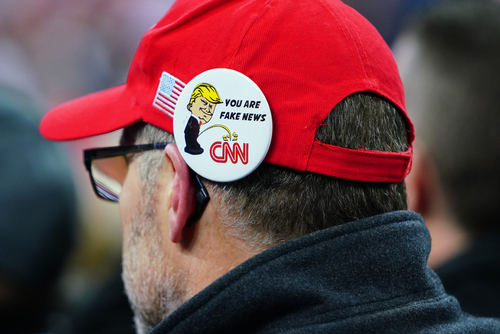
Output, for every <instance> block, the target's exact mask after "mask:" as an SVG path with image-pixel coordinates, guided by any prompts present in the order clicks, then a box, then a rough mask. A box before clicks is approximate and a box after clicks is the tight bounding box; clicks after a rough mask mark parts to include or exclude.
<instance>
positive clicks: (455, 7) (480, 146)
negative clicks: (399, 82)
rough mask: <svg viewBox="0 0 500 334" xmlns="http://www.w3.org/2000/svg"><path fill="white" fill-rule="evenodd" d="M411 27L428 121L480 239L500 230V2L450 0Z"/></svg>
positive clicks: (449, 185)
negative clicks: (424, 78)
mask: <svg viewBox="0 0 500 334" xmlns="http://www.w3.org/2000/svg"><path fill="white" fill-rule="evenodd" d="M431 9H432V10H429V11H425V12H423V13H422V15H420V16H418V17H417V18H416V19H415V20H414V21H413V24H412V25H411V26H410V28H408V30H407V33H410V34H414V35H415V36H416V37H417V40H418V42H419V44H420V46H421V54H422V59H421V64H422V66H424V67H425V68H426V71H425V72H426V73H429V74H430V75H432V76H433V79H432V80H427V81H426V85H427V87H426V91H427V92H428V94H426V100H427V101H426V106H427V108H423V109H425V110H422V112H423V113H424V115H422V116H421V117H422V119H423V120H424V121H423V123H422V125H421V124H420V122H419V119H420V118H419V117H415V118H414V122H415V127H416V129H417V133H418V134H419V135H421V136H422V138H424V140H425V143H426V146H427V148H428V150H429V153H430V155H431V157H432V159H433V161H434V162H435V164H436V166H437V170H438V173H439V177H440V179H441V180H442V186H443V188H444V192H445V194H444V195H445V197H446V198H447V199H448V200H449V204H450V206H451V208H452V210H453V211H454V212H455V213H456V215H457V217H458V220H459V223H460V224H462V226H463V228H464V229H465V230H466V231H467V232H468V233H470V234H471V235H472V236H473V237H479V236H481V235H484V234H485V233H488V232H489V231H492V230H500V225H499V224H498V204H499V203H500V110H499V109H500V94H499V90H500V61H499V60H500V4H499V3H498V2H495V1H488V0H458V1H448V2H446V3H444V4H442V5H441V6H437V7H436V8H431Z"/></svg>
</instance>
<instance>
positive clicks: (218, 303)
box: [153, 211, 460, 333]
mask: <svg viewBox="0 0 500 334" xmlns="http://www.w3.org/2000/svg"><path fill="white" fill-rule="evenodd" d="M429 251H430V236H429V233H428V231H427V229H426V228H425V225H424V223H423V221H422V219H421V217H420V216H419V215H417V214H415V213H412V212H407V211H402V212H394V213H389V214H384V215H380V216H375V217H371V218H367V219H363V220H358V221H355V222H351V223H348V224H345V225H341V226H337V227H333V228H329V229H326V230H322V231H318V232H316V233H313V234H310V235H307V236H304V237H301V238H298V239H295V240H292V241H289V242H286V243H283V244H280V245H278V246H275V247H273V248H271V249H269V250H267V251H265V252H262V253H260V254H258V255H257V256H255V257H253V258H251V259H249V260H248V261H246V262H244V263H243V264H241V265H240V266H238V267H236V268H235V269H233V270H232V271H230V272H229V273H227V274H226V275H224V276H222V277H221V278H220V279H218V280H217V281H215V282H214V283H213V284H211V285H210V286H209V287H207V288H206V289H205V290H203V291H201V292H200V293H199V294H198V295H196V296H195V297H193V298H192V299H191V300H189V301H188V302H186V303H185V304H184V305H183V306H181V307H180V308H179V309H178V310H177V311H176V312H174V313H173V314H172V315H170V316H169V317H168V318H167V319H165V320H164V321H163V322H162V323H161V324H160V325H159V326H158V327H157V328H156V329H155V330H153V333H255V332H260V333H271V332H272V333H276V332H280V333H282V332H288V331H290V332H294V330H295V332H297V333H302V332H308V331H309V330H310V331H311V332H315V333H317V332H325V333H328V332H331V331H332V330H333V329H335V331H337V332H339V333H340V332H343V331H342V329H344V330H347V331H346V333H362V332H364V331H365V332H366V330H370V331H371V330H373V329H376V326H392V327H393V328H396V327H397V326H402V327H401V328H403V329H405V330H407V329H408V328H409V327H408V326H410V327H411V326H417V327H416V328H419V326H422V324H421V323H418V322H415V320H416V319H411V316H421V315H422V314H424V313H423V312H417V311H416V310H418V308H424V309H429V310H432V312H431V314H430V315H428V316H426V318H425V319H424V320H425V321H427V322H430V323H429V325H432V324H433V323H432V322H433V321H435V322H436V323H439V322H440V321H441V322H442V318H449V319H451V318H453V317H455V318H457V317H459V312H460V309H459V308H458V304H457V303H456V300H454V299H453V298H452V297H449V296H446V295H445V293H444V291H443V289H442V286H441V284H440V282H439V279H438V278H437V276H436V275H435V274H434V273H433V272H432V271H431V270H429V269H427V267H426V261H427V256H428V254H429ZM426 303H427V304H426ZM412 310H413V311H412ZM414 311H415V312H416V313H415V314H412V312H414ZM425 313H428V312H425ZM377 316H378V317H379V319H378V320H377V321H374V318H373V317H377ZM409 316H410V318H409ZM438 318H439V319H441V320H439V319H438ZM398 322H399V323H398ZM405 323H408V326H406V325H405ZM356 328H357V329H356ZM306 329H307V330H306ZM405 330H403V331H401V333H403V332H405ZM409 332H410V331H406V333H409Z"/></svg>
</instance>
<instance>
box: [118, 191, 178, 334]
mask: <svg viewBox="0 0 500 334" xmlns="http://www.w3.org/2000/svg"><path fill="white" fill-rule="evenodd" d="M159 224H160V221H159V219H158V217H157V215H156V210H155V201H154V196H150V195H148V194H145V196H143V201H142V203H141V207H140V208H139V210H137V213H136V215H135V216H134V217H133V219H132V221H131V233H130V237H129V239H128V247H127V249H124V252H123V253H124V254H123V281H124V284H125V291H126V293H127V296H128V299H129V301H130V304H131V307H132V310H133V312H134V322H135V326H136V331H137V333H138V334H145V333H148V332H149V331H150V330H151V329H153V328H154V327H155V326H156V325H158V324H159V323H160V322H161V321H162V320H163V319H165V318H166V317H167V316H168V315H170V314H171V313H172V312H173V311H175V310H176V309H177V308H179V307H180V306H181V305H182V304H183V303H184V302H185V301H186V299H187V297H186V296H187V291H186V289H185V284H184V279H183V278H182V277H181V276H180V275H179V274H174V273H169V272H168V271H167V267H166V261H167V260H166V256H165V253H164V252H163V249H162V238H161V233H160V229H159V226H160V225H159Z"/></svg>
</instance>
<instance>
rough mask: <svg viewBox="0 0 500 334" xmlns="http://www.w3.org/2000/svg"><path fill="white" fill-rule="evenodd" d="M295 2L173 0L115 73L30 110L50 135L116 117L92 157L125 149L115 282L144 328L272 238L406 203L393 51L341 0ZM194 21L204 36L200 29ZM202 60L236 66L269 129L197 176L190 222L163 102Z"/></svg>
mask: <svg viewBox="0 0 500 334" xmlns="http://www.w3.org/2000/svg"><path fill="white" fill-rule="evenodd" d="M305 2H306V3H305V4H304V6H297V3H296V2H288V1H263V0H251V1H248V0H246V1H243V0H238V1H219V0H210V1H204V2H203V3H201V4H200V2H199V1H194V0H193V1H192V0H181V1H178V2H177V3H175V4H174V6H173V7H172V8H171V10H170V11H169V13H167V15H166V16H165V17H164V18H163V19H162V20H160V22H159V23H158V24H157V25H156V26H155V27H153V28H152V29H151V30H150V31H149V32H148V33H147V34H146V35H145V37H144V38H143V40H142V42H141V44H140V46H139V49H138V51H137V54H136V56H135V58H134V61H133V63H132V65H131V70H130V72H129V73H130V74H129V78H128V81H127V84H125V85H123V86H120V87H116V88H112V89H110V90H107V91H104V92H99V93H96V94H93V95H91V96H88V97H86V98H85V97H84V98H83V99H80V100H77V101H73V102H69V104H66V105H63V106H61V107H58V108H56V109H54V110H53V111H51V112H50V113H49V114H48V115H47V116H46V117H45V119H44V121H43V122H42V125H41V129H42V133H43V134H44V135H45V136H46V137H48V138H50V139H57V140H61V139H76V138H80V137H85V136H89V135H96V134H98V133H103V132H108V131H113V130H115V129H119V128H125V130H124V132H123V136H122V145H125V146H123V147H122V148H120V149H111V151H99V152H94V154H95V156H94V158H101V157H104V156H110V154H115V153H116V154H125V153H131V152H134V153H133V154H131V155H127V156H126V159H127V164H123V165H124V166H128V173H127V176H126V178H125V181H124V182H123V190H122V192H121V194H120V213H121V217H122V223H123V229H124V231H123V232H124V277H125V283H126V286H127V291H128V294H129V296H130V299H131V301H132V304H133V306H134V308H135V313H136V315H137V319H138V320H137V323H138V325H139V327H140V328H144V330H146V329H147V328H150V327H151V326H154V325H156V324H157V323H158V322H159V321H160V320H161V319H162V318H163V317H165V316H166V315H168V314H169V313H170V312H171V311H172V310H173V309H175V308H176V307H177V306H178V305H179V304H181V303H183V302H184V301H186V300H188V299H189V298H191V297H192V296H193V295H194V294H196V293H197V292H198V291H200V290H201V289H203V288H204V287H206V286H207V285H208V284H210V283H211V282H213V281H214V280H215V279H217V278H218V277H220V276H221V275H223V274H224V273H226V272H227V271H229V270H230V269H232V268H234V267H235V266H237V265H238V264H240V263H241V262H242V261H244V260H245V259H247V258H249V257H251V256H252V255H254V254H256V253H258V252H261V251H263V250H264V249H266V248H268V247H270V246H272V245H275V244H278V243H280V242H283V241H286V240H290V239H293V238H296V237H299V236H302V235H305V234H308V233H312V232H314V231H318V230H320V229H324V228H328V227H331V226H335V225H339V224H343V223H346V222H350V221H353V220H356V219H360V218H363V217H367V216H372V215H376V214H381V213H384V212H389V211H394V210H401V209H405V208H406V193H405V189H404V183H403V179H404V177H405V176H406V174H407V173H408V172H409V169H410V166H411V144H412V141H413V128H412V125H411V122H410V121H409V119H408V118H407V116H406V113H405V110H404V94H403V90H402V84H401V82H400V79H399V74H398V71H397V67H396V64H395V62H394V59H393V58H392V53H391V51H390V50H389V48H388V46H387V45H386V44H385V43H384V42H383V40H382V38H381V37H380V35H379V34H378V33H377V31H376V30H375V28H374V27H373V26H371V25H370V24H369V23H368V22H367V21H366V20H365V19H363V18H362V17H361V16H360V15H359V14H358V13H356V12H355V11H354V10H352V9H351V8H349V7H347V6H345V5H344V4H343V3H342V2H341V1H337V0H330V1H318V0H309V1H305ZM200 29H204V32H205V34H206V35H207V36H211V37H212V38H207V39H206V40H205V39H204V40H201V41H200V40H199V39H198V38H197V37H196V36H198V35H197V34H196V32H197V31H199V30H200ZM195 39H196V41H197V42H199V43H207V46H208V45H210V47H207V48H206V50H208V51H207V52H205V53H204V54H203V56H200V57H195V56H194V55H196V54H197V53H196V52H194V50H192V47H193V45H196V48H197V49H198V48H199V46H200V45H199V43H191V41H193V40H195ZM153 50H154V52H153ZM214 68H229V69H232V70H234V71H238V72H240V73H243V74H244V75H245V76H246V77H248V78H249V80H251V81H253V83H255V84H256V85H257V86H258V87H259V88H260V90H261V91H262V93H263V94H264V96H265V97H266V100H267V101H268V103H269V106H270V109H271V112H272V119H273V137H272V141H271V145H270V149H269V152H268V153H267V156H266V157H265V159H264V163H263V164H261V165H260V166H259V167H257V169H256V170H255V171H253V173H251V174H249V175H248V176H246V177H244V178H241V179H239V180H237V181H234V182H216V181H213V180H209V179H202V183H203V184H204V185H205V186H206V188H207V189H208V193H209V195H210V201H209V202H208V205H207V207H206V209H205V210H204V211H203V213H202V215H201V217H200V218H199V219H198V220H197V221H196V222H194V224H188V223H187V222H188V219H189V218H190V216H191V215H192V213H193V212H194V211H195V206H196V205H195V203H196V201H195V196H196V195H195V193H196V191H197V190H199V189H197V187H196V184H197V182H193V179H192V178H193V173H192V172H191V171H190V169H189V167H188V166H187V164H186V162H185V161H184V159H183V158H182V156H181V154H180V152H179V149H178V148H177V147H176V146H175V145H173V144H170V145H167V144H166V143H168V142H172V132H173V121H172V113H174V112H175V113H177V108H173V109H172V105H174V106H175V102H176V101H177V99H178V96H179V94H180V92H182V89H183V87H186V83H188V82H189V81H190V80H191V79H193V78H194V77H195V76H197V75H198V74H200V73H205V71H207V70H210V69H214ZM165 73H167V74H165ZM160 78H162V79H160ZM163 78H166V79H165V80H164V79H163ZM188 85H189V83H188ZM195 91H196V89H195ZM219 92H220V91H219ZM238 93H240V92H238ZM241 93H242V94H243V93H245V92H241ZM198 98H200V96H198V97H194V100H192V101H190V103H189V105H191V106H192V108H193V107H194V106H195V104H196V99H198ZM223 98H224V96H223ZM208 101H209V102H210V100H208ZM226 106H227V103H226ZM89 107H93V108H89ZM181 107H182V109H183V112H185V108H186V107H185V104H184V106H181ZM69 110H71V111H70V112H71V114H72V116H71V119H72V120H69V119H68V117H67V115H68V112H69ZM217 112H222V110H219V111H217ZM214 117H216V116H214ZM76 119H78V120H81V122H80V123H79V126H78V127H76V126H74V125H73V126H70V127H71V129H69V128H68V123H72V122H74V121H75V120H76ZM218 119H221V117H220V116H219V117H218ZM232 121H237V120H232ZM240 121H242V120H240ZM63 123H64V124H66V125H65V126H62V124H63ZM183 130H184V129H183ZM253 135H254V136H260V135H261V134H259V133H255V134H253ZM238 140H240V137H238ZM151 143H155V145H146V146H140V147H138V146H134V147H128V146H126V145H140V144H151ZM165 146H166V147H165ZM164 147H165V149H164V150H163V151H162V150H159V149H158V148H164ZM110 152H113V153H110ZM117 152H118V153H117ZM90 160H92V159H90V158H89V160H88V161H89V164H88V165H89V166H90V165H91V164H92V163H91V161H90ZM228 163H230V162H228ZM235 168H236V167H235ZM94 186H95V187H96V190H97V189H100V190H101V191H106V189H105V188H103V186H102V185H99V184H96V182H95V181H94ZM196 198H197V197H196ZM165 282H168V284H165Z"/></svg>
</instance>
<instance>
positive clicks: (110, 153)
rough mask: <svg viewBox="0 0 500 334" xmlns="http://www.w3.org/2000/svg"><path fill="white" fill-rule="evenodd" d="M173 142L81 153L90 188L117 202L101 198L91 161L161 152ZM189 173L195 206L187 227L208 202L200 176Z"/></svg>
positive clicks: (95, 149) (98, 194) (192, 172)
mask: <svg viewBox="0 0 500 334" xmlns="http://www.w3.org/2000/svg"><path fill="white" fill-rule="evenodd" d="M172 143H173V142H164V143H152V144H141V145H127V146H113V147H102V148H92V149H87V150H84V151H83V162H84V164H85V168H86V169H87V171H88V172H89V176H90V182H91V183H92V188H93V189H94V193H95V194H96V195H97V197H99V198H101V199H104V200H106V201H111V202H118V200H116V201H115V200H112V199H111V198H106V197H104V196H102V195H101V194H100V193H99V191H98V189H97V186H96V181H95V179H94V177H93V175H92V168H91V166H92V161H93V160H96V159H104V158H113V157H118V156H121V155H127V154H131V153H140V152H145V151H151V150H163V149H164V148H165V147H166V146H167V145H168V144H172ZM189 173H190V175H191V179H192V181H193V184H194V187H195V200H196V206H195V210H194V213H193V215H192V216H191V217H190V218H189V220H188V222H187V225H188V226H189V225H191V224H193V223H194V222H196V221H197V220H198V219H199V218H200V217H201V215H202V213H203V211H204V210H205V207H206V206H207V204H208V201H209V200H210V196H209V195H208V191H207V189H206V188H205V186H204V185H203V183H202V182H201V180H200V176H199V175H198V174H197V173H195V172H194V171H193V170H192V169H191V168H189Z"/></svg>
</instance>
